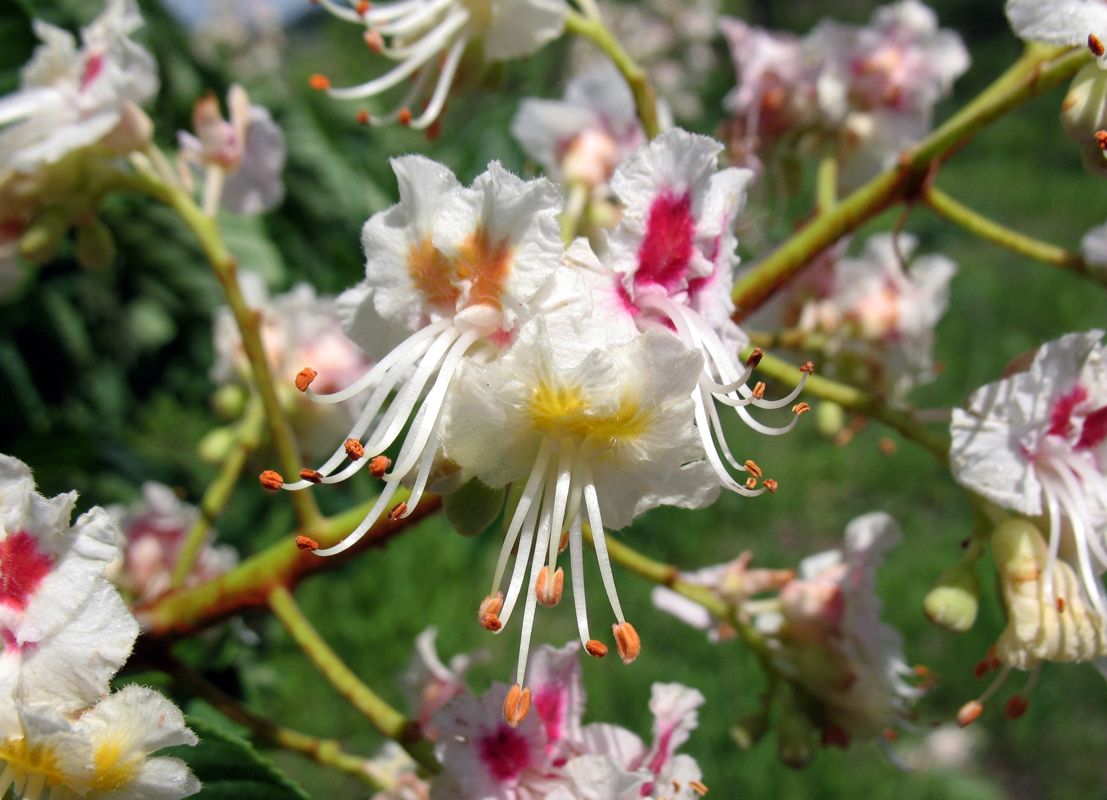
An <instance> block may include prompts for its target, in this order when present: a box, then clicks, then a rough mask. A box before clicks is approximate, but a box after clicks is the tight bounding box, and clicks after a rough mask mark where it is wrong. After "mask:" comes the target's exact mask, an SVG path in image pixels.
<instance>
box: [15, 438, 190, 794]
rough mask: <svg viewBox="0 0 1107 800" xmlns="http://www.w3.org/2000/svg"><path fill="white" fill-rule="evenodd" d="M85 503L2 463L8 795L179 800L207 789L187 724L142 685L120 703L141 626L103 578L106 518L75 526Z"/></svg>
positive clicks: (109, 530) (110, 551)
mask: <svg viewBox="0 0 1107 800" xmlns="http://www.w3.org/2000/svg"><path fill="white" fill-rule="evenodd" d="M75 502H76V494H75V493H72V492H71V493H69V494H65V495H59V496H58V497H55V498H52V499H47V498H45V497H43V496H42V495H40V494H38V493H37V492H36V491H35V485H34V480H33V479H32V477H31V472H30V470H29V469H27V467H26V465H25V464H23V463H22V462H20V461H18V460H16V459H14V458H11V457H10V456H2V455H0V575H2V577H3V581H2V582H0V584H2V585H0V599H2V601H3V602H2V604H0V605H2V609H0V611H2V613H0V635H2V638H3V642H4V651H3V654H2V655H0V661H2V662H3V666H2V669H0V675H2V678H0V737H2V738H0V762H3V764H4V767H3V770H2V771H0V791H3V792H7V790H8V788H9V787H11V788H13V789H14V792H15V794H16V796H19V797H26V798H33V799H34V800H39V798H72V797H77V796H82V797H83V796H95V797H98V798H103V800H126V799H127V798H137V797H159V798H165V800H177V798H182V797H187V796H189V795H191V794H195V793H196V792H198V791H199V790H200V784H199V782H198V781H197V780H196V778H195V777H194V776H193V775H192V773H191V772H190V771H189V769H188V767H186V766H185V765H184V763H183V762H181V761H180V760H179V759H176V758H170V757H165V756H161V757H153V758H151V757H149V754H150V753H152V752H154V751H157V750H160V749H162V748H164V747H171V746H174V745H185V744H195V743H196V741H197V740H196V736H195V735H194V734H193V733H192V731H190V730H189V729H188V728H187V727H185V724H184V717H183V716H182V715H181V712H180V711H179V710H178V709H177V707H176V706H174V705H173V704H172V703H171V702H169V701H168V700H166V699H165V698H164V697H162V696H161V695H159V694H158V693H157V692H154V691H153V690H151V689H147V688H145V687H142V686H138V685H131V686H127V687H125V688H123V689H121V690H119V691H117V692H114V693H110V691H109V681H110V680H111V678H112V676H113V675H114V674H115V673H116V671H117V670H118V669H119V668H120V667H121V666H122V665H123V662H124V661H126V660H127V657H128V656H129V655H130V653H131V648H132V647H133V645H134V642H135V638H136V637H137V636H138V625H137V623H136V622H135V619H134V617H133V616H132V615H131V613H130V611H128V610H127V607H126V606H125V605H124V603H123V600H122V598H120V596H119V592H117V591H116V590H115V588H114V587H113V586H112V585H111V583H109V582H108V580H107V579H106V578H105V577H104V569H105V568H106V567H107V565H108V564H109V563H110V562H111V561H112V560H113V559H114V558H116V556H117V555H118V553H119V544H118V532H117V530H116V528H115V525H114V523H113V522H112V520H111V518H110V517H109V516H108V515H107V513H105V512H104V511H103V510H102V509H99V508H94V509H92V510H91V511H89V512H88V513H87V514H83V515H82V516H81V517H80V518H78V519H77V521H76V523H74V524H72V525H71V524H70V516H71V515H72V513H73V506H74V503H75Z"/></svg>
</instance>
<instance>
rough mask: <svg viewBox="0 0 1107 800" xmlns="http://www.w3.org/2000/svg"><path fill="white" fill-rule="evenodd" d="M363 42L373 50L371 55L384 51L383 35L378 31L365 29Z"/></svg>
mask: <svg viewBox="0 0 1107 800" xmlns="http://www.w3.org/2000/svg"><path fill="white" fill-rule="evenodd" d="M365 44H367V45H369V49H370V50H372V51H373V55H377V56H379V55H380V54H381V53H382V52H384V37H383V36H381V32H380V31H374V30H367V31H366V32H365Z"/></svg>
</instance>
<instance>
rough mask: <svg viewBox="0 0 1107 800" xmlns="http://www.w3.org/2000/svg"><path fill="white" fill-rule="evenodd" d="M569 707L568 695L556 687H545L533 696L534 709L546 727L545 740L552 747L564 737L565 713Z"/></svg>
mask: <svg viewBox="0 0 1107 800" xmlns="http://www.w3.org/2000/svg"><path fill="white" fill-rule="evenodd" d="M568 705H569V694H568V692H565V691H560V690H559V689H558V687H547V688H544V689H541V690H539V691H538V693H537V694H535V695H534V708H535V709H536V710H537V711H538V716H539V717H540V718H541V720H542V722H543V724H544V725H545V726H546V738H547V739H548V740H549V743H550V744H551V745H552V744H553V743H554V742H559V741H561V737H562V736H563V735H564V731H563V730H562V728H563V727H564V724H565V711H566V708H567V707H568Z"/></svg>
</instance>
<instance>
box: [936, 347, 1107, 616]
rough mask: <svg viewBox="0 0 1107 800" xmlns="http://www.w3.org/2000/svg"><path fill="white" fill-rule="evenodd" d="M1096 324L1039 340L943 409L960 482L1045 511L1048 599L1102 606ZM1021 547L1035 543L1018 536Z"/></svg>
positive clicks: (1103, 518) (1104, 501)
mask: <svg viewBox="0 0 1107 800" xmlns="http://www.w3.org/2000/svg"><path fill="white" fill-rule="evenodd" d="M1102 338H1103V332H1102V331H1099V330H1093V331H1089V332H1087V333H1072V334H1068V335H1066V336H1063V337H1061V338H1060V339H1058V340H1056V341H1052V342H1048V343H1046V344H1044V345H1042V346H1041V347H1040V348H1039V349H1038V351H1037V354H1036V355H1035V356H1034V359H1033V361H1032V362H1031V364H1030V366H1029V367H1028V368H1027V369H1026V370H1025V371H1023V372H1018V373H1016V374H1014V375H1012V376H1010V377H1008V378H1004V379H1002V380H999V381H996V382H994V383H990V384H988V385H987V386H984V387H982V388H980V389H978V390H977V391H975V392H973V394H972V395H971V396H970V397H969V402H968V406H967V408H965V409H954V410H953V422H952V425H951V427H950V431H951V433H952V435H953V444H952V446H951V448H950V466H951V468H952V469H953V476H954V477H955V478H956V479H957V480H958V481H959V482H960V483H961V484H963V485H964V486H966V487H967V488H969V489H971V490H973V491H974V492H977V493H978V494H980V495H982V496H983V497H985V498H987V499H988V500H991V501H992V502H993V503H996V504H998V505H1000V506H1002V507H1004V508H1008V509H1011V510H1012V511H1017V512H1018V513H1020V514H1025V515H1027V516H1029V517H1038V516H1041V515H1045V518H1046V521H1047V523H1046V524H1047V525H1048V535H1047V536H1046V540H1047V546H1048V549H1047V555H1046V558H1045V562H1044V563H1043V564H1041V565H1040V569H1041V591H1042V593H1043V596H1044V598H1045V599H1046V600H1047V601H1052V602H1053V603H1054V604H1055V605H1056V604H1058V603H1060V604H1067V603H1070V602H1076V601H1077V599H1078V598H1076V597H1074V596H1073V595H1072V588H1073V587H1071V586H1070V581H1068V580H1067V579H1066V578H1065V577H1064V576H1063V575H1061V574H1060V573H1059V571H1061V572H1063V571H1064V570H1065V569H1071V570H1073V571H1074V573H1075V577H1076V578H1077V579H1078V580H1077V584H1078V586H1077V587H1076V588H1077V589H1078V591H1079V592H1080V596H1081V597H1082V598H1083V600H1084V601H1085V602H1087V603H1089V604H1090V606H1091V608H1092V609H1093V610H1094V611H1095V612H1096V613H1097V614H1098V615H1099V616H1100V617H1103V616H1105V606H1104V592H1103V587H1102V584H1101V583H1100V580H1099V577H1098V576H1099V575H1100V574H1102V573H1103V572H1104V571H1105V570H1107V539H1105V537H1104V530H1105V526H1107V477H1105V475H1104V468H1103V464H1104V461H1103V459H1104V453H1105V450H1104V440H1105V439H1107V365H1105V364H1104V350H1103V347H1102V345H1101V344H1100V341H1101V340H1102ZM1026 548H1027V550H1026V552H1027V553H1029V554H1030V556H1035V554H1036V553H1037V549H1036V547H1033V546H1031V544H1027V545H1026Z"/></svg>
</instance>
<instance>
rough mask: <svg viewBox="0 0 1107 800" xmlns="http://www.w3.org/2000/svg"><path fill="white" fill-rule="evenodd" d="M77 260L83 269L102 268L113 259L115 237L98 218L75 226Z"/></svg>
mask: <svg viewBox="0 0 1107 800" xmlns="http://www.w3.org/2000/svg"><path fill="white" fill-rule="evenodd" d="M77 261H78V262H79V263H80V265H81V266H82V267H84V268H85V269H103V268H105V267H107V266H109V265H110V264H111V263H112V262H113V261H115V239H114V238H113V237H112V235H111V231H110V230H108V226H107V225H105V224H104V223H103V222H101V221H100V220H99V219H94V220H93V221H92V222H90V223H89V224H88V225H81V226H80V227H79V228H77Z"/></svg>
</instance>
